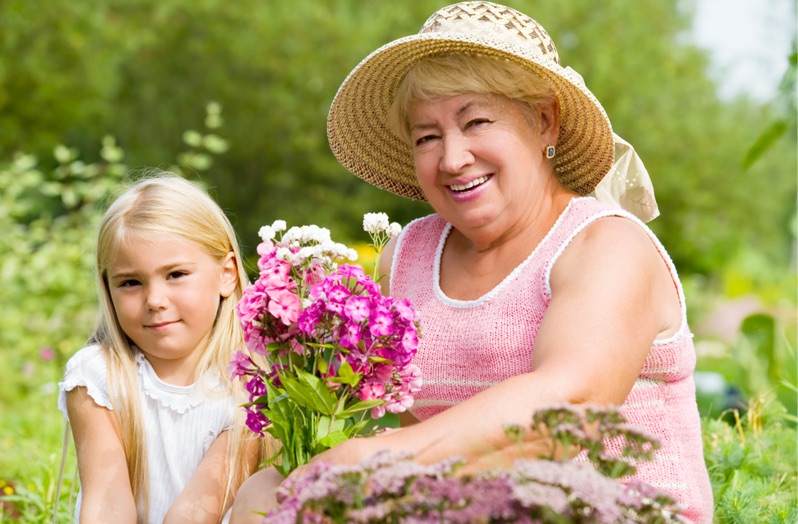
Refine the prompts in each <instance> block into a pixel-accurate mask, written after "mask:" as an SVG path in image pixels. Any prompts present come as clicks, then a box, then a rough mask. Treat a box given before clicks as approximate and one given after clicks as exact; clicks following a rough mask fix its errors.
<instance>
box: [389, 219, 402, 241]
mask: <svg viewBox="0 0 798 524" xmlns="http://www.w3.org/2000/svg"><path fill="white" fill-rule="evenodd" d="M401 232H402V226H400V225H399V223H398V222H392V223H391V225H390V226H388V232H387V233H388V236H389V237H391V238H396V237H398V236H399V233H401Z"/></svg>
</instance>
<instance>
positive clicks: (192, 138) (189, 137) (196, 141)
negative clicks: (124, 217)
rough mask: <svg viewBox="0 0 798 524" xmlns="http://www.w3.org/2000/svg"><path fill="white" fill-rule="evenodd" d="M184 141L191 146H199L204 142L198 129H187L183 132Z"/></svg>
mask: <svg viewBox="0 0 798 524" xmlns="http://www.w3.org/2000/svg"><path fill="white" fill-rule="evenodd" d="M183 142H185V143H186V145H189V146H191V147H199V146H200V145H201V144H202V135H201V134H200V133H198V132H197V131H186V132H185V133H183Z"/></svg>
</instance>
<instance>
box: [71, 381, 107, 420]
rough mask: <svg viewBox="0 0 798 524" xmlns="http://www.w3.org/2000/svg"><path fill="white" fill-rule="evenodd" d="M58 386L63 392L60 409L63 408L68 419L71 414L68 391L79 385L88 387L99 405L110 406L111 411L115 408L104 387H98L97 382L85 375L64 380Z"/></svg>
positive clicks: (88, 391)
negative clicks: (67, 396)
mask: <svg viewBox="0 0 798 524" xmlns="http://www.w3.org/2000/svg"><path fill="white" fill-rule="evenodd" d="M58 387H59V388H60V389H61V392H60V393H59V395H58V409H60V410H61V412H62V413H63V414H64V417H66V419H67V420H69V414H68V413H67V406H66V393H67V392H68V391H72V390H73V389H75V388H77V387H84V388H86V393H87V394H88V395H89V396H90V397H91V399H92V400H93V401H94V403H95V404H97V405H98V406H102V407H104V408H108V409H110V410H111V411H113V410H114V407H113V406H112V405H111V401H110V399H109V398H108V396H107V395H106V394H105V392H103V391H102V389H100V388H99V387H97V386H96V385H95V384H90V383H89V382H88V381H87V380H86V379H85V378H83V377H78V378H73V379H69V380H64V381H63V382H59V383H58Z"/></svg>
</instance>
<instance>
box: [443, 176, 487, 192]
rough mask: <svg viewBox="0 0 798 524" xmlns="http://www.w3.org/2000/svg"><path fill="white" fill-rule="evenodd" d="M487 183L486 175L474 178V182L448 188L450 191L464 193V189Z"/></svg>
mask: <svg viewBox="0 0 798 524" xmlns="http://www.w3.org/2000/svg"><path fill="white" fill-rule="evenodd" d="M487 181H488V176H487V175H486V176H481V177H479V178H475V179H474V180H472V181H471V182H469V183H467V184H462V185H458V184H452V185H450V186H449V187H450V188H451V189H452V191H465V190H466V189H471V188H472V187H474V186H478V185H480V184H484V183H485V182H487Z"/></svg>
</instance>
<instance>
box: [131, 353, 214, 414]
mask: <svg viewBox="0 0 798 524" xmlns="http://www.w3.org/2000/svg"><path fill="white" fill-rule="evenodd" d="M136 367H137V371H138V375H139V377H140V378H139V380H140V381H141V390H142V391H143V392H144V394H145V395H146V396H147V397H149V398H151V399H153V400H155V401H157V402H158V403H159V404H161V405H162V406H163V407H165V408H168V409H170V410H172V411H174V412H175V413H178V414H180V415H182V414H183V413H185V412H186V411H188V410H189V409H191V408H194V407H197V406H199V405H200V404H202V403H203V402H204V401H205V400H206V397H205V396H204V395H203V394H202V393H201V390H200V388H199V387H198V386H197V384H191V385H190V386H175V385H173V384H167V383H166V382H164V381H162V380H161V379H160V378H158V375H156V374H155V370H154V369H152V366H151V365H150V363H149V362H148V361H147V359H146V358H145V357H144V355H143V354H142V353H141V352H139V353H138V355H136ZM216 382H217V383H218V380H216Z"/></svg>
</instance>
